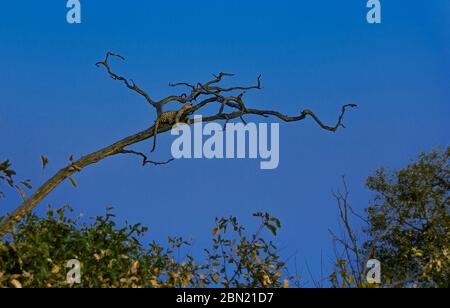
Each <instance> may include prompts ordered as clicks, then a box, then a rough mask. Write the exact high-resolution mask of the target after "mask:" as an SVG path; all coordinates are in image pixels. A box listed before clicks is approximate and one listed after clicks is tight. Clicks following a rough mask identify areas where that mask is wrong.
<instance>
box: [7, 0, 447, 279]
mask: <svg viewBox="0 0 450 308" xmlns="http://www.w3.org/2000/svg"><path fill="white" fill-rule="evenodd" d="M81 3H82V24H80V25H69V24H67V23H66V16H65V14H66V10H67V9H66V1H63V0H60V1H21V2H19V1H7V2H6V1H4V2H3V3H2V4H1V5H0V89H1V96H0V130H1V132H2V142H1V145H0V160H3V159H10V160H11V161H12V162H13V164H14V166H15V169H16V170H17V171H18V173H19V175H20V176H21V177H22V178H31V179H32V181H33V184H34V185H35V186H37V185H38V184H39V183H42V181H44V180H46V179H47V178H48V177H49V176H51V175H52V174H53V173H54V172H55V171H56V170H58V169H59V168H60V167H62V166H64V165H65V163H66V162H67V158H68V157H69V155H71V154H74V155H75V156H76V157H79V156H81V155H84V154H87V153H90V152H92V151H94V150H96V149H98V148H99V147H102V146H106V145H109V144H111V143H112V142H114V141H116V140H118V139H120V138H122V137H125V136H127V135H130V134H132V133H134V132H138V131H140V130H142V129H145V128H147V127H148V126H150V125H151V124H152V123H153V121H154V113H153V110H152V109H150V108H149V107H148V105H146V103H145V102H144V101H143V100H142V99H141V98H140V97H139V96H137V95H135V94H134V93H132V92H130V91H129V90H127V89H125V88H124V87H123V86H122V85H121V84H119V83H117V82H114V81H112V80H111V79H109V78H108V77H107V76H106V75H105V73H104V71H103V70H101V69H97V68H96V67H95V66H94V63H95V62H96V61H98V60H101V59H103V57H104V53H105V52H106V51H108V50H111V51H115V52H119V53H121V54H122V55H124V56H125V57H126V58H127V61H126V62H125V63H119V62H115V63H114V65H115V68H116V69H117V70H119V71H120V72H123V74H125V75H126V76H128V77H130V78H133V79H134V80H135V81H136V82H138V84H139V85H140V86H142V87H143V88H145V89H147V90H148V91H149V92H151V93H152V95H153V97H156V98H161V97H164V96H166V95H168V94H171V91H172V89H170V88H168V87H167V84H168V83H169V82H175V81H191V82H197V81H204V80H207V79H208V78H210V76H211V74H212V73H217V72H219V71H227V72H234V73H236V74H237V76H236V78H235V80H236V83H240V84H242V83H248V82H253V81H254V80H255V78H256V76H258V75H259V74H262V75H263V83H264V90H263V91H260V92H257V93H253V94H251V95H249V96H248V98H247V105H248V106H251V107H255V108H258V107H261V108H267V109H275V110H279V111H282V112H284V113H287V114H298V113H299V111H300V110H302V109H304V108H310V109H313V110H314V111H315V112H317V114H318V115H319V116H320V117H321V118H322V119H323V120H324V121H326V122H329V123H333V124H334V122H335V120H336V118H337V116H338V114H339V110H340V106H341V105H342V104H344V103H348V102H355V103H357V104H359V106H360V108H359V109H358V110H356V111H352V112H350V113H348V115H347V117H346V120H345V123H346V125H347V129H345V130H341V131H339V132H338V133H337V134H331V133H328V132H326V131H323V130H321V129H320V128H318V127H317V126H316V125H315V124H314V123H313V122H312V121H310V120H308V121H305V122H301V123H291V124H281V126H280V139H281V140H280V142H281V144H280V166H279V168H278V169H276V170H272V171H267V170H260V169H259V162H257V161H254V160H213V161H207V160H181V161H176V162H174V163H172V164H170V165H167V166H164V167H160V168H154V167H146V168H143V167H141V165H140V163H139V162H140V161H139V160H137V159H136V158H134V157H115V158H112V159H108V160H106V161H103V162H101V163H100V164H98V165H96V166H93V167H90V168H88V169H86V170H85V171H83V173H82V174H79V175H77V176H76V180H77V181H78V184H79V187H78V188H77V189H73V188H72V187H71V186H70V184H69V183H64V184H63V185H61V187H59V188H58V189H56V190H55V191H54V192H53V193H52V194H51V195H50V196H49V197H48V198H47V199H45V201H44V202H43V204H41V205H40V207H39V209H38V212H42V210H43V209H44V208H45V205H46V204H52V205H54V206H61V205H63V204H65V203H69V204H70V205H71V206H73V207H74V208H75V209H76V210H77V211H79V212H84V213H86V214H87V215H92V216H93V215H96V214H99V213H103V212H104V209H105V208H106V207H107V206H114V207H115V212H116V214H117V216H118V218H119V220H121V221H125V220H128V221H130V222H133V223H134V222H142V223H143V224H145V225H147V226H149V227H150V235H151V236H152V238H154V239H157V240H163V239H165V238H166V237H167V236H168V235H184V236H189V235H192V236H193V237H194V238H195V239H196V249H197V250H198V252H201V248H202V247H205V246H206V245H208V244H209V241H210V237H211V230H212V228H213V222H214V217H217V216H226V215H231V214H233V215H236V216H238V217H239V218H240V219H241V221H242V222H243V223H244V224H246V225H248V226H249V228H250V229H251V228H252V227H254V222H253V220H252V218H251V214H252V213H253V212H256V211H269V212H271V213H272V214H273V215H275V216H278V217H279V218H280V219H281V221H282V222H283V229H282V232H281V233H280V237H279V243H280V246H281V247H284V250H283V253H284V254H285V255H286V256H288V255H292V254H295V253H296V254H297V262H298V267H299V268H300V270H301V272H302V273H303V274H305V275H306V276H307V273H306V271H305V270H304V264H305V260H308V263H309V265H310V266H311V268H312V269H313V271H314V272H316V273H318V269H319V264H320V255H321V253H323V256H324V262H325V265H328V264H329V260H330V259H331V258H332V253H331V243H330V237H329V234H328V229H329V228H335V227H336V223H337V212H336V205H335V202H334V201H333V197H332V195H331V191H332V190H333V189H337V188H338V187H339V186H340V180H341V176H342V175H346V177H347V180H348V184H349V188H350V191H351V199H352V202H353V205H354V206H355V207H356V208H358V209H363V208H364V207H366V206H367V204H368V202H369V200H370V192H368V191H367V190H366V189H365V188H364V180H365V178H366V177H367V176H368V175H370V174H371V173H372V172H373V171H374V170H375V169H376V168H378V167H380V166H386V167H388V168H398V167H401V166H403V165H405V164H407V163H408V162H409V161H410V160H411V159H413V158H414V157H416V155H417V154H418V153H419V152H421V151H428V150H431V149H432V148H434V147H436V146H437V145H439V144H441V145H444V146H445V145H449V137H448V131H449V129H450V124H449V121H448V117H449V116H448V115H449V111H450V105H449V98H450V87H449V86H448V84H449V81H450V75H449V74H450V73H449V72H450V70H449V68H450V67H449V66H450V62H449V54H450V40H449V38H450V30H449V29H450V14H449V13H450V2H449V1H448V0H434V1H428V2H426V3H425V2H423V1H418V0H417V1H416V0H413V1H406V0H398V1H386V0H384V1H381V3H382V6H383V10H382V14H383V15H382V24H381V25H369V24H368V23H367V22H366V20H365V15H366V13H367V8H366V1H365V0H361V1H331V0H320V1H317V0H316V1H312V0H311V1H286V0H279V1H264V0H259V1H234V0H228V1H175V0H174V1H158V2H156V1H126V2H124V1H104V0H101V1H100V0H96V1H87V0H84V1H83V0H81ZM248 120H249V119H248ZM255 120H256V119H255ZM159 140H160V143H159V147H158V151H157V153H156V154H155V156H154V158H155V159H157V158H158V159H165V158H167V157H169V155H170V141H171V140H172V137H171V136H169V135H165V136H161V137H160V138H159ZM149 147H150V143H149V142H147V143H145V144H144V145H143V146H141V147H138V148H139V149H142V150H148V149H149ZM40 155H46V156H47V157H49V159H50V165H49V167H48V168H47V169H46V170H45V172H43V171H42V169H41V165H40V159H39V157H40ZM18 203H19V199H18V198H16V197H15V196H12V195H11V194H10V195H9V197H8V198H7V199H6V200H3V201H2V204H1V211H0V213H4V212H5V211H9V210H12V209H13V208H14V207H15V206H16V205H17V204H18ZM290 266H291V267H292V268H293V264H292V263H291V264H290ZM302 267H303V270H302Z"/></svg>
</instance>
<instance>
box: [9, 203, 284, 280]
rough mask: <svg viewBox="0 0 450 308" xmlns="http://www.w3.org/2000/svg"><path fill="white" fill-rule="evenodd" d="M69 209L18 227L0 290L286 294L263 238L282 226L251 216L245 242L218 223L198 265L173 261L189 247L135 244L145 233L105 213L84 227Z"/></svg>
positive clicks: (178, 242)
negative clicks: (77, 268)
mask: <svg viewBox="0 0 450 308" xmlns="http://www.w3.org/2000/svg"><path fill="white" fill-rule="evenodd" d="M68 212H73V210H72V209H70V208H69V207H63V208H61V209H58V210H54V209H52V208H50V209H49V210H48V212H47V215H46V217H45V218H39V217H38V216H36V215H34V214H30V215H28V216H27V217H26V218H25V219H23V220H22V221H21V222H19V223H18V224H17V226H16V228H15V231H14V232H12V233H11V234H9V235H7V236H6V237H4V238H3V240H2V241H0V287H58V288H60V287H96V288H97V287H99V288H102V287H108V288H109V287H211V286H224V287H281V286H284V287H287V286H288V280H287V279H288V278H285V279H283V278H282V277H283V276H285V275H284V274H282V273H283V271H284V270H285V265H284V263H283V262H282V261H280V259H279V256H278V255H277V248H276V246H275V245H274V244H273V243H272V242H271V241H266V240H265V239H264V238H263V237H262V233H263V232H265V231H266V230H268V231H269V232H271V233H273V234H275V233H276V231H277V230H278V228H279V227H280V222H279V221H278V220H277V219H276V218H274V217H272V216H270V215H269V214H263V213H257V214H255V217H256V218H258V219H260V220H261V226H260V228H259V230H258V231H257V232H256V233H254V234H251V235H250V236H247V235H246V232H245V229H244V228H243V227H242V226H241V225H240V224H239V223H238V221H237V219H236V218H235V217H229V218H226V219H225V218H221V219H217V220H216V224H217V225H216V227H215V228H214V230H213V245H212V247H211V248H210V249H209V250H205V253H206V257H205V259H204V262H195V260H194V258H193V257H192V256H190V255H185V256H184V258H183V260H180V258H179V254H180V252H181V251H182V250H183V249H184V248H187V247H188V246H190V245H192V243H191V242H190V241H186V240H184V239H182V238H169V245H168V247H169V248H164V247H162V246H160V245H158V244H157V243H155V242H153V243H151V244H150V245H149V246H148V247H147V248H144V247H143V245H142V244H141V243H142V241H143V239H144V236H145V234H146V232H147V228H146V227H143V226H141V225H140V224H137V225H127V226H125V227H123V228H119V227H117V225H116V223H115V221H114V215H113V214H112V213H111V212H110V209H109V210H108V212H107V213H106V215H105V216H99V217H96V218H95V219H94V221H91V223H90V224H88V223H86V222H82V220H84V219H83V218H82V217H81V216H78V217H75V218H71V217H69V216H73V215H68ZM71 259H76V260H79V261H80V262H81V284H73V285H70V284H68V283H67V280H66V278H67V277H66V276H67V272H68V270H69V269H68V268H66V265H67V261H68V260H71Z"/></svg>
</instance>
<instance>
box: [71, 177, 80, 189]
mask: <svg viewBox="0 0 450 308" xmlns="http://www.w3.org/2000/svg"><path fill="white" fill-rule="evenodd" d="M69 181H70V184H72V186H73V187H75V188H77V187H78V184H77V181H75V179H74V178H72V177H69Z"/></svg>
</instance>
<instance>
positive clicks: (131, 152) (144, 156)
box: [120, 150, 175, 166]
mask: <svg viewBox="0 0 450 308" xmlns="http://www.w3.org/2000/svg"><path fill="white" fill-rule="evenodd" d="M120 154H133V155H137V156H140V157H141V158H142V166H145V165H148V164H151V165H154V166H160V165H167V164H168V163H170V162H172V161H174V160H175V159H174V158H171V159H168V160H166V161H162V162H157V161H153V160H149V159H148V158H147V156H146V155H145V154H144V153H142V152H137V151H133V150H122V151H121V152H120Z"/></svg>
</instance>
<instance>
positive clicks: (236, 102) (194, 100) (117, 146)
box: [0, 52, 356, 236]
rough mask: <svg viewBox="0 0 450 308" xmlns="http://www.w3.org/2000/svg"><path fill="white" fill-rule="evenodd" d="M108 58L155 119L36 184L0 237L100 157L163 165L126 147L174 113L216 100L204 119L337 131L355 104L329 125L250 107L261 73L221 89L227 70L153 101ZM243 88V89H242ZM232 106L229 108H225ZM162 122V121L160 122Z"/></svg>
mask: <svg viewBox="0 0 450 308" xmlns="http://www.w3.org/2000/svg"><path fill="white" fill-rule="evenodd" d="M110 57H117V58H119V59H121V60H124V59H125V58H124V57H122V56H121V55H119V54H115V53H112V52H108V53H107V54H106V57H105V59H104V60H103V61H100V62H98V63H97V64H96V65H97V66H103V67H105V69H106V71H107V73H108V75H109V76H110V77H111V78H112V79H114V80H119V81H121V82H123V83H124V84H125V86H126V87H127V88H129V89H130V90H132V91H134V92H136V93H138V94H140V95H141V96H143V97H144V99H145V100H146V102H147V103H149V104H150V105H151V106H152V107H154V108H155V109H156V111H157V118H156V120H155V122H154V124H153V125H152V126H151V127H150V128H148V129H146V130H143V131H141V132H138V133H136V134H134V135H131V136H129V137H126V138H124V139H122V140H119V141H117V142H116V143H114V144H112V145H109V146H107V147H105V148H103V149H101V150H98V151H96V152H93V153H91V154H88V155H86V156H83V157H82V158H80V159H79V160H77V161H75V162H71V164H70V165H68V166H66V167H64V168H62V169H61V170H59V171H58V172H57V173H56V174H55V175H54V176H52V177H51V178H50V179H49V180H48V181H47V182H45V183H44V184H43V185H42V186H41V187H39V188H38V189H37V190H36V191H35V192H34V193H33V194H32V195H31V196H29V197H28V198H26V200H25V201H24V202H23V203H22V204H21V205H20V206H18V207H17V208H16V209H15V210H14V211H13V212H12V213H11V214H10V215H9V216H8V217H7V218H6V219H4V220H3V221H2V222H0V236H2V235H4V234H6V233H7V232H8V230H10V229H11V228H12V227H13V226H14V224H15V223H16V222H18V221H19V220H21V219H22V218H23V217H24V216H25V215H27V214H28V213H30V212H31V210H33V208H35V207H36V206H37V205H38V204H39V203H40V202H41V201H42V200H43V199H44V198H45V197H46V196H47V195H48V194H50V193H51V192H52V191H53V190H54V189H55V188H56V187H57V186H58V185H60V184H61V183H62V182H63V181H64V180H66V179H68V178H70V176H72V175H73V174H74V173H75V172H81V171H82V170H83V169H84V168H86V167H88V166H90V165H93V164H96V163H98V162H100V161H101V160H103V159H105V158H108V157H111V156H115V155H119V154H120V155H123V154H132V155H137V156H140V157H141V158H142V159H143V165H146V164H152V165H156V166H158V165H164V164H167V163H169V162H171V161H172V159H171V160H168V161H166V162H155V161H151V160H149V159H148V158H147V156H146V155H145V154H143V153H140V152H136V151H131V150H126V148H127V147H129V146H131V145H134V144H137V143H140V142H142V141H144V140H147V139H149V138H151V137H154V136H155V137H156V135H157V134H160V133H164V132H167V131H169V130H170V129H171V128H172V125H173V124H174V123H172V122H173V121H172V116H170V117H169V115H175V117H174V119H176V118H177V116H176V115H177V114H178V118H179V117H180V116H182V117H183V122H184V123H186V124H193V123H194V120H192V119H189V118H188V116H189V115H192V114H194V112H196V111H199V110H200V111H201V110H202V108H203V107H205V106H207V105H209V104H213V103H217V104H218V105H220V110H219V113H217V114H213V115H207V116H206V117H203V119H202V121H203V122H211V121H218V120H225V121H226V123H228V122H229V121H231V120H233V119H240V120H241V121H243V122H244V123H245V120H244V119H243V116H244V115H255V116H261V117H264V118H268V117H270V116H273V117H275V118H278V119H280V120H282V121H284V122H299V121H302V120H305V119H306V118H307V117H311V118H312V119H313V120H314V121H315V122H316V123H317V124H318V125H319V126H320V127H321V128H322V129H324V130H327V131H330V132H336V131H337V130H338V129H339V128H344V127H345V126H344V124H343V120H344V115H345V113H346V111H347V110H348V109H350V108H355V107H356V105H355V104H347V105H344V106H342V109H341V113H340V115H339V118H338V121H337V123H336V125H334V126H328V125H326V124H324V123H323V122H322V121H321V120H320V118H319V117H318V116H317V115H316V114H315V113H314V112H312V111H311V110H308V109H306V110H303V111H302V112H301V113H300V114H299V115H298V116H287V115H284V114H282V113H280V112H278V111H273V110H259V109H253V108H247V106H246V105H245V102H244V100H243V96H244V93H245V91H250V90H259V89H262V86H261V76H259V77H258V78H257V83H256V85H253V86H246V87H242V86H234V87H227V88H222V87H220V86H219V83H220V82H221V81H222V79H223V78H224V77H232V76H233V74H229V73H219V74H217V75H214V79H212V80H210V81H207V82H206V83H203V84H202V83H197V84H196V85H193V84H189V83H176V84H171V86H173V87H175V86H186V87H188V88H189V89H190V93H188V94H186V93H185V94H181V95H171V96H168V97H166V98H163V99H162V100H160V101H157V102H156V101H154V100H153V99H152V98H151V97H150V95H149V94H148V93H147V92H145V91H144V90H143V89H141V88H140V87H138V86H137V85H136V84H135V83H134V82H133V81H132V80H128V79H127V78H125V77H123V76H121V75H118V74H117V73H115V72H114V71H113V70H112V69H111V67H110V64H109V60H110ZM237 91H241V93H240V94H238V95H237V96H236V95H232V93H233V92H237ZM242 91H244V92H242ZM170 102H178V103H181V104H183V107H182V108H181V109H178V110H174V111H167V112H163V107H164V105H166V104H168V103H170ZM188 104H189V105H192V107H189V110H188V111H186V112H184V113H183V114H182V115H181V114H179V112H180V110H182V109H183V108H186V107H187V106H186V105H188ZM226 109H231V110H228V111H227V110H226ZM163 114H165V115H166V116H167V118H170V119H169V120H167V121H159V120H160V119H161V116H162V115H163ZM160 122H161V123H160Z"/></svg>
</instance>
